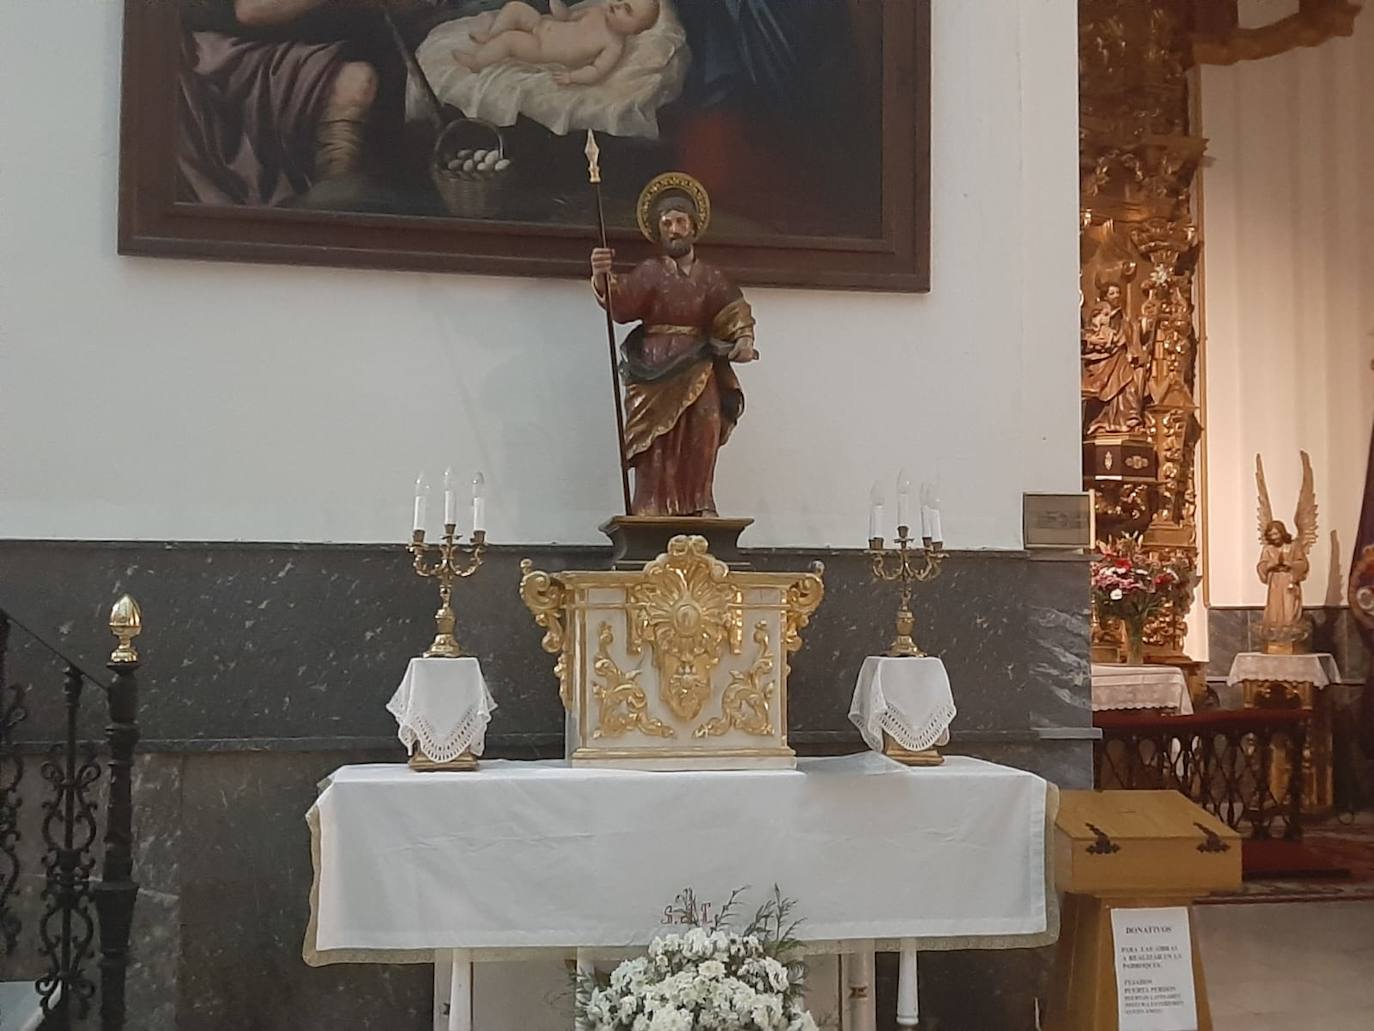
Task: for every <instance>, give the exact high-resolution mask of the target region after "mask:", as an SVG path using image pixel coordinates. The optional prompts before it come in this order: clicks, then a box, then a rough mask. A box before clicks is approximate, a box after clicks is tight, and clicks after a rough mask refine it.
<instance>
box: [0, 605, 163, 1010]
mask: <svg viewBox="0 0 1374 1031" xmlns="http://www.w3.org/2000/svg"><path fill="white" fill-rule="evenodd" d="M110 629H111V630H112V631H113V632H114V633H115V636H116V637H117V638H118V639H119V647H117V648H116V649H115V651H114V653H113V654H112V655H111V656H110V660H109V662H108V663H107V664H106V668H107V669H108V670H109V671H110V673H111V674H112V678H110V679H108V680H107V679H105V678H102V677H97V676H94V675H92V674H90V673H88V672H86V671H85V670H83V669H82V668H81V667H80V666H79V665H78V664H77V663H76V662H74V661H72V660H71V659H69V658H68V657H67V656H66V655H64V654H63V653H62V652H61V651H60V650H58V649H57V648H56V647H54V646H53V645H51V644H50V643H49V642H48V641H46V640H44V639H43V637H41V636H40V635H38V634H36V633H34V632H33V631H31V630H29V629H28V628H27V627H25V626H24V625H23V624H22V623H20V622H19V621H18V620H17V619H15V618H14V616H13V615H12V614H10V613H8V612H6V611H5V610H4V609H0V949H2V950H3V951H2V952H0V956H3V958H4V959H6V960H9V959H12V958H14V957H16V956H17V955H18V953H19V952H20V950H22V949H23V948H24V947H25V946H26V945H27V944H29V943H30V942H33V943H36V946H37V952H38V957H39V959H38V962H39V966H40V968H42V972H41V973H40V974H39V976H38V977H36V978H35V979H34V980H33V985H34V989H35V992H36V997H37V1005H38V1008H39V1009H40V1010H41V1013H42V1015H43V1025H42V1026H43V1028H44V1029H53V1031H68V1029H70V1028H71V1027H72V1025H73V1024H74V1022H76V1021H80V1020H84V1019H85V1018H87V1017H88V1016H89V1015H90V1013H91V1011H92V1009H93V1007H94V1004H95V1000H96V998H97V995H98V997H99V1016H100V1027H101V1028H102V1031H116V1029H122V1028H124V1027H125V1020H126V1014H125V1010H126V1006H125V992H124V988H125V981H126V977H127V972H128V964H129V936H130V931H131V928H132V922H133V912H134V902H135V899H136V898H137V895H138V884H137V883H136V882H135V881H134V879H133V792H132V781H133V754H134V747H135V745H136V744H137V742H138V736H139V731H138V680H137V671H138V668H139V659H138V653H137V650H136V649H135V648H134V645H133V639H134V637H136V636H137V635H138V634H139V632H140V631H141V629H142V617H141V615H140V613H139V610H138V606H137V605H136V604H135V603H134V601H133V599H131V598H129V597H128V596H125V597H123V598H121V599H120V600H119V602H118V603H116V605H115V607H114V610H113V612H112V613H111V616H110ZM14 631H18V632H19V633H20V634H22V635H24V637H25V638H27V639H29V641H31V643H32V644H33V645H34V646H36V648H37V649H39V650H41V651H42V652H46V653H47V654H48V655H50V656H51V657H52V658H54V659H56V660H57V661H58V663H60V665H61V667H62V670H63V673H62V702H61V712H62V715H63V726H62V727H61V729H60V731H57V732H56V734H54V735H53V736H55V737H56V738H57V740H56V741H54V742H53V743H52V744H51V745H50V746H49V747H48V748H47V750H46V751H45V752H42V751H40V752H39V753H38V754H39V755H40V756H41V760H40V761H39V765H38V773H39V777H40V779H41V783H38V784H35V785H33V787H32V788H30V787H29V785H26V784H25V783H24V774H25V766H26V762H32V761H33V755H32V753H30V752H28V751H27V750H26V747H25V743H24V742H21V741H20V740H19V735H18V730H19V728H20V727H21V725H23V724H25V723H26V722H27V721H29V720H30V714H31V707H30V703H31V701H33V700H35V699H36V698H37V697H38V695H36V694H35V693H34V691H33V689H32V688H30V687H28V686H25V685H22V684H10V683H9V680H8V677H7V665H6V660H7V659H8V658H9V657H10V647H9V646H10V644H11V643H12V641H17V640H18V638H16V637H13V636H12V635H13V632H14ZM91 688H94V689H97V690H98V691H99V692H100V693H102V694H103V695H104V697H105V701H106V708H107V710H108V717H109V719H108V723H107V725H106V727H105V734H104V737H105V742H104V744H105V748H104V750H103V751H104V755H103V758H104V759H105V760H106V763H107V765H108V778H107V782H106V783H105V784H104V785H103V787H104V788H105V796H104V814H103V815H104V842H103V844H104V848H103V853H102V854H101V855H100V857H99V859H97V855H96V839H97V838H98V837H99V835H100V815H101V814H100V812H99V798H98V794H97V789H98V788H99V787H100V786H101V785H100V784H99V781H100V779H101V774H102V771H101V766H100V760H101V758H102V755H101V750H100V749H98V748H97V746H96V744H95V743H94V742H92V741H88V740H83V734H82V705H83V701H84V700H85V699H86V698H87V697H88V695H89V691H88V689H91ZM32 791H36V792H37V793H38V794H40V795H41V796H42V806H41V808H42V816H41V820H40V821H39V834H40V836H41V839H42V841H41V844H42V859H41V864H40V865H41V873H42V883H43V886H42V889H41V891H40V892H39V894H38V902H39V906H40V908H41V912H40V914H39V915H38V916H37V917H36V919H33V920H32V921H31V922H32V924H33V926H31V927H28V928H26V927H25V920H24V917H23V915H22V913H21V907H20V905H19V903H20V901H21V899H20V895H21V888H22V883H23V874H24V871H23V869H22V864H23V855H24V850H23V849H22V848H21V846H22V844H23V840H22V830H21V822H20V817H21V813H22V808H23V806H24V803H25V801H26V800H27V799H26V794H28V793H30V792H32ZM97 863H99V868H100V869H99V876H98V877H97V876H96V867H97ZM97 948H98V950H99V960H98V963H97V964H96V965H97V967H98V975H97V974H93V973H92V970H91V967H92V960H93V958H94V955H95V952H96V950H97ZM97 977H98V986H97ZM3 1022H4V1015H3V1014H0V1026H3Z"/></svg>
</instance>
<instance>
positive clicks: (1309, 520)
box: [1293, 451, 1317, 552]
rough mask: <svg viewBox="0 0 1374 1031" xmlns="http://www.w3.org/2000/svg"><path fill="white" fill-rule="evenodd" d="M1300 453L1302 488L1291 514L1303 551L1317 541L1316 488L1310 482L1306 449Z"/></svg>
mask: <svg viewBox="0 0 1374 1031" xmlns="http://www.w3.org/2000/svg"><path fill="white" fill-rule="evenodd" d="M1298 453H1299V454H1300V455H1302V490H1301V491H1299V492H1298V510H1297V511H1296V512H1295V513H1294V514H1293V526H1294V529H1295V532H1296V534H1297V538H1298V540H1299V541H1300V542H1301V544H1302V550H1303V551H1304V552H1307V551H1310V550H1311V548H1312V545H1314V544H1316V543H1317V488H1316V486H1315V485H1314V484H1313V482H1312V459H1311V458H1310V457H1308V454H1307V452H1306V451H1300V452H1298Z"/></svg>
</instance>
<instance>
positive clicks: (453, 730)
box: [386, 656, 496, 771]
mask: <svg viewBox="0 0 1374 1031" xmlns="http://www.w3.org/2000/svg"><path fill="white" fill-rule="evenodd" d="M386 707H387V711H388V712H390V713H391V715H393V716H395V717H396V736H397V737H398V738H399V739H400V741H401V744H403V745H405V746H406V751H407V752H408V753H409V754H410V767H411V769H414V770H422V771H438V770H449V771H455V770H475V769H477V757H478V756H480V755H481V754H482V750H483V747H484V742H485V740H486V732H487V724H488V723H490V722H491V714H492V713H493V712H495V711H496V702H494V701H493V700H492V697H491V692H490V691H489V690H488V689H487V682H486V681H485V680H484V679H483V678H482V667H481V666H480V665H479V664H478V662H477V660H476V659H474V658H470V657H467V656H464V657H461V658H453V659H448V658H415V659H411V660H410V665H408V666H407V667H406V673H405V677H404V678H403V679H402V680H401V685H400V686H399V687H398V688H396V693H395V694H394V695H392V696H391V701H389V702H387V706H386Z"/></svg>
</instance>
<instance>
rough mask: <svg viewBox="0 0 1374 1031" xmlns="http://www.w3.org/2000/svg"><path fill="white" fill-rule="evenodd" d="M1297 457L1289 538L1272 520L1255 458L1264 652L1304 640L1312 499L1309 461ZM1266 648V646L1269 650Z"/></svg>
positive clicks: (1314, 505) (1313, 524)
mask: <svg viewBox="0 0 1374 1031" xmlns="http://www.w3.org/2000/svg"><path fill="white" fill-rule="evenodd" d="M1301 455H1302V489H1301V490H1300V491H1299V493H1298V508H1297V512H1296V514H1295V515H1294V516H1293V525H1294V526H1295V527H1296V528H1297V531H1298V537H1297V539H1296V540H1294V538H1293V535H1292V534H1291V533H1289V532H1288V528H1287V527H1286V526H1284V525H1283V521H1282V520H1280V519H1275V518H1274V511H1273V508H1272V506H1271V505H1270V504H1269V488H1268V486H1266V484H1265V482H1264V463H1263V462H1262V461H1261V459H1260V456H1259V455H1256V456H1255V481H1256V484H1257V485H1258V487H1259V531H1260V544H1261V546H1262V550H1261V551H1260V560H1259V564H1258V565H1257V566H1256V567H1255V571H1256V573H1258V574H1259V578H1260V582H1261V583H1263V584H1265V585H1266V586H1267V587H1268V588H1269V593H1268V597H1267V598H1266V600H1265V605H1264V621H1263V623H1262V624H1261V627H1260V633H1261V636H1262V637H1263V639H1264V641H1265V642H1266V650H1272V651H1291V650H1292V646H1293V644H1294V643H1295V642H1297V641H1300V640H1302V639H1303V638H1304V637H1306V636H1307V628H1306V624H1305V623H1304V621H1303V614H1302V583H1303V581H1304V580H1306V579H1307V573H1308V570H1309V568H1310V567H1309V563H1308V560H1307V554H1308V552H1309V551H1310V550H1311V548H1312V545H1313V544H1315V543H1316V541H1317V496H1316V490H1315V488H1314V486H1313V480H1312V460H1311V459H1310V458H1308V456H1307V452H1306V451H1303V452H1301ZM1271 646H1272V647H1271Z"/></svg>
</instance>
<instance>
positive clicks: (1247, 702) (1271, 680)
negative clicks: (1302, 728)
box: [1227, 652, 1340, 814]
mask: <svg viewBox="0 0 1374 1031" xmlns="http://www.w3.org/2000/svg"><path fill="white" fill-rule="evenodd" d="M1339 679H1340V670H1338V669H1337V668H1336V660H1335V658H1334V657H1332V656H1331V655H1328V654H1325V653H1317V654H1311V655H1266V654H1264V653H1261V652H1242V653H1241V654H1239V655H1237V656H1236V658H1235V661H1234V662H1233V663H1232V665H1231V674H1230V676H1229V677H1228V678H1227V682H1228V683H1229V684H1231V685H1232V686H1239V687H1240V689H1241V691H1242V695H1243V702H1242V704H1243V705H1244V706H1245V708H1247V709H1306V710H1307V711H1309V712H1310V713H1311V714H1312V717H1311V719H1310V721H1309V722H1308V725H1307V743H1306V746H1305V747H1304V749H1303V756H1302V770H1301V773H1300V776H1301V780H1302V807H1303V811H1304V812H1305V813H1308V814H1322V813H1327V812H1330V811H1331V810H1332V808H1334V806H1335V803H1336V798H1335V786H1334V781H1335V778H1334V774H1333V765H1334V764H1333V760H1332V743H1331V692H1330V690H1329V688H1330V685H1331V684H1332V683H1335V682H1337V681H1339ZM1270 773H1271V776H1272V778H1273V792H1274V795H1275V796H1277V797H1279V798H1283V797H1285V796H1286V794H1287V789H1286V785H1287V783H1288V778H1289V777H1291V776H1293V771H1292V770H1291V768H1290V766H1289V764H1288V762H1287V761H1286V757H1284V756H1282V755H1281V754H1280V755H1277V756H1276V757H1275V763H1274V766H1273V768H1272V770H1271V771H1270Z"/></svg>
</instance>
